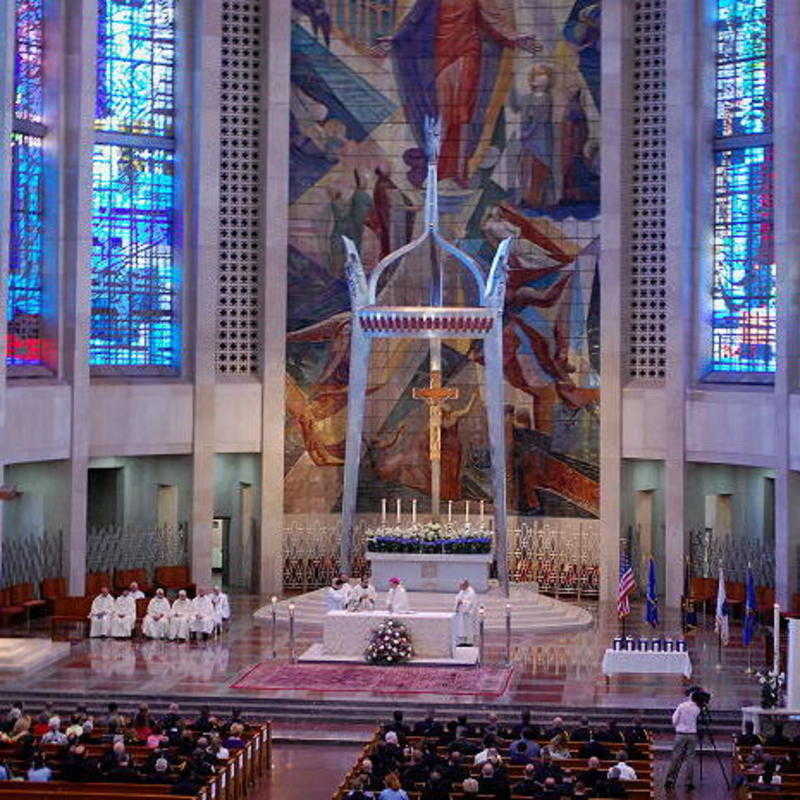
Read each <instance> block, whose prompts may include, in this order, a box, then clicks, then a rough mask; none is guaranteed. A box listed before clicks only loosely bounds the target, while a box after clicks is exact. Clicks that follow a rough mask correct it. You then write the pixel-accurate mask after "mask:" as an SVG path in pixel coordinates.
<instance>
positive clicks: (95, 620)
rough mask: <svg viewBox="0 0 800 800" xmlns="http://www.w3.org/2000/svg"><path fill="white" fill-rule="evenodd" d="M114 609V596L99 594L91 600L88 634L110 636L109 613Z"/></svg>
mask: <svg viewBox="0 0 800 800" xmlns="http://www.w3.org/2000/svg"><path fill="white" fill-rule="evenodd" d="M113 611H114V598H113V597H112V596H111V595H110V594H107V595H102V594H99V595H97V597H95V599H94V600H92V608H91V610H90V611H89V619H90V620H91V621H92V627H91V630H90V631H89V636H111V614H112V612H113Z"/></svg>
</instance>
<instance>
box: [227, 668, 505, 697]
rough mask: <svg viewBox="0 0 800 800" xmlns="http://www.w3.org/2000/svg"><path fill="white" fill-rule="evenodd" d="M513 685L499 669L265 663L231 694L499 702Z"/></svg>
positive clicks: (235, 685) (253, 669)
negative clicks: (290, 691) (368, 695)
mask: <svg viewBox="0 0 800 800" xmlns="http://www.w3.org/2000/svg"><path fill="white" fill-rule="evenodd" d="M510 679H511V669H510V668H508V669H505V668H497V667H457V668H455V669H453V668H451V667H414V666H398V667H372V666H368V665H366V664H365V665H363V666H361V665H358V664H336V665H329V664H275V663H274V662H271V661H264V662H262V663H261V664H257V665H256V666H255V667H253V668H252V669H250V670H249V671H248V672H246V673H245V674H244V675H242V676H241V677H240V678H238V679H237V680H236V682H235V683H233V684H231V688H232V689H273V690H281V689H283V690H287V689H297V690H300V691H306V692H374V693H376V694H440V695H463V694H468V695H476V696H481V697H499V696H500V695H501V694H503V693H504V692H505V690H506V688H507V687H508V682H509V680H510Z"/></svg>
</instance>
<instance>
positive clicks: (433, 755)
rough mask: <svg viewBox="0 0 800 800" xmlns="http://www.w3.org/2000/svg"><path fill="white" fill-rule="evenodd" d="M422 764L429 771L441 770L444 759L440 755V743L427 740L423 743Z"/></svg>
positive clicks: (434, 740)
mask: <svg viewBox="0 0 800 800" xmlns="http://www.w3.org/2000/svg"><path fill="white" fill-rule="evenodd" d="M421 750H422V763H423V764H424V765H425V766H426V767H427V768H428V771H430V770H432V769H434V768H436V769H441V767H442V764H444V761H445V760H444V759H443V758H442V757H441V756H440V755H439V747H438V741H437V740H436V739H425V741H424V742H423V743H422V747H421Z"/></svg>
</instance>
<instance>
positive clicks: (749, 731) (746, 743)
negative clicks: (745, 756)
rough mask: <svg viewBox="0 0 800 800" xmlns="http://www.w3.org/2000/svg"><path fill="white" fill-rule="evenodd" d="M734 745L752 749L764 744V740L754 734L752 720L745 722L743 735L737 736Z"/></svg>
mask: <svg viewBox="0 0 800 800" xmlns="http://www.w3.org/2000/svg"><path fill="white" fill-rule="evenodd" d="M736 744H737V745H738V746H739V747H753V746H755V745H757V744H764V740H763V739H762V738H761V737H760V736H759V735H758V734H757V733H756V732H755V726H754V725H753V721H752V720H747V722H745V724H744V733H739V734H737V736H736Z"/></svg>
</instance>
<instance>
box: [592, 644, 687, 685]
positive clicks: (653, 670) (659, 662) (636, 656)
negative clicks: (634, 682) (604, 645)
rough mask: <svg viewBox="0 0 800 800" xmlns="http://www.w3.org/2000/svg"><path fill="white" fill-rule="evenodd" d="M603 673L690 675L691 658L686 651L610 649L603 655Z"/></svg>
mask: <svg viewBox="0 0 800 800" xmlns="http://www.w3.org/2000/svg"><path fill="white" fill-rule="evenodd" d="M602 669H603V675H605V676H606V680H608V679H609V677H610V676H611V675H620V674H622V673H637V674H645V675H647V674H668V675H683V677H684V678H691V677H692V660H691V659H690V658H689V654H688V653H687V652H685V651H684V652H672V653H658V652H652V651H644V652H643V651H640V650H612V649H611V648H610V647H609V648H608V650H606V652H605V655H604V656H603V667H602Z"/></svg>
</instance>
